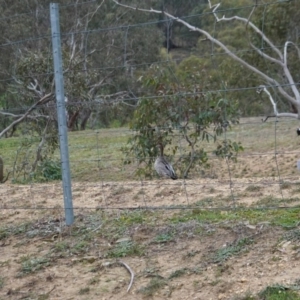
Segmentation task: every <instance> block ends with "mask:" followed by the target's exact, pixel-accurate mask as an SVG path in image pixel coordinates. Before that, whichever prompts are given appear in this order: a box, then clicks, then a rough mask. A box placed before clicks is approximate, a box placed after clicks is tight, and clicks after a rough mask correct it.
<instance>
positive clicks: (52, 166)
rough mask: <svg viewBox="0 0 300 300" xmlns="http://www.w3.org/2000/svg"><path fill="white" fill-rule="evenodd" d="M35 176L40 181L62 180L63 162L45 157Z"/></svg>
mask: <svg viewBox="0 0 300 300" xmlns="http://www.w3.org/2000/svg"><path fill="white" fill-rule="evenodd" d="M33 177H34V178H35V179H36V180H38V181H51V180H61V179H62V174H61V164H60V162H59V161H56V160H52V159H45V160H43V161H42V162H40V164H39V165H38V167H37V169H36V172H35V173H34V175H33Z"/></svg>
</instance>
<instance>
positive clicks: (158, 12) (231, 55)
mask: <svg viewBox="0 0 300 300" xmlns="http://www.w3.org/2000/svg"><path fill="white" fill-rule="evenodd" d="M112 1H113V2H115V3H116V4H118V5H120V6H122V7H125V8H129V9H133V10H138V11H144V12H150V13H156V14H165V15H166V16H168V17H169V18H170V19H172V20H175V21H176V22H178V23H181V24H183V25H184V26H186V27H187V28H189V29H190V30H191V31H198V32H200V33H202V34H203V35H205V36H206V38H207V39H208V40H210V41H211V42H213V43H214V44H216V45H218V46H220V47H221V48H222V49H223V50H224V51H225V53H226V54H228V55H229V56H230V57H231V58H233V59H234V60H235V61H237V62H239V63H240V64H241V65H243V66H245V67H246V68H248V69H249V70H251V71H253V72H254V73H256V74H258V75H259V76H261V77H262V78H263V79H265V80H266V81H267V82H268V83H269V84H270V85H272V86H275V87H277V88H278V90H279V92H280V94H281V95H282V96H283V97H284V98H286V99H287V100H288V101H290V102H291V103H292V104H294V105H296V106H298V105H299V104H300V98H299V100H298V99H297V100H296V99H295V98H293V97H292V96H291V95H289V94H288V93H287V92H286V91H285V90H284V89H283V87H282V86H281V84H280V83H279V82H278V81H277V80H275V79H274V78H272V77H270V76H268V75H267V74H265V73H264V72H262V71H260V70H259V69H257V68H256V67H254V66H252V65H250V64H249V63H247V62H246V61H245V60H243V59H242V58H240V57H238V56H237V55H236V54H234V53H233V52H232V51H230V50H229V49H228V48H227V47H226V46H225V45H224V44H223V43H222V42H220V41H219V40H217V39H215V38H214V37H212V36H211V35H210V34H209V33H208V32H207V31H205V30H203V29H200V28H198V27H195V26H192V25H191V24H189V23H187V22H186V21H184V20H182V19H180V18H178V17H175V16H173V15H171V14H169V13H167V12H165V11H160V10H155V9H152V8H151V9H141V8H138V7H132V6H128V5H125V4H121V3H119V2H118V1H117V0H112ZM229 19H235V18H234V17H233V18H229ZM236 19H242V20H243V21H245V22H247V19H245V18H240V17H236ZM220 20H221V19H220ZM249 24H250V26H252V25H251V24H252V23H251V22H250V23H249ZM253 26H254V25H253ZM254 27H255V26H254ZM257 30H258V29H257ZM258 33H260V34H263V33H262V32H261V31H260V30H258ZM263 35H264V34H263ZM264 38H266V37H265V36H264ZM267 41H268V43H270V45H273V44H272V43H271V42H270V41H269V40H268V39H267ZM275 49H276V52H277V53H280V51H279V50H278V49H277V48H276V47H275V46H274V49H273V50H275ZM280 57H281V58H282V54H281V53H280ZM298 101H299V103H298ZM299 118H300V116H299Z"/></svg>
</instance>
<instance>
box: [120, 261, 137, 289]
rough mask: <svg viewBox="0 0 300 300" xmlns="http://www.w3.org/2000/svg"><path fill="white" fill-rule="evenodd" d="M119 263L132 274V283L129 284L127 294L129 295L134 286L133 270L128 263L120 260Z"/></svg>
mask: <svg viewBox="0 0 300 300" xmlns="http://www.w3.org/2000/svg"><path fill="white" fill-rule="evenodd" d="M118 263H119V264H121V265H122V266H123V267H125V269H126V270H127V271H128V272H129V273H130V277H131V278H130V282H129V285H128V288H127V293H128V292H129V290H130V289H131V286H132V284H133V279H134V273H133V271H132V270H131V268H130V267H129V266H128V265H127V264H126V263H124V262H123V261H121V260H119V261H118Z"/></svg>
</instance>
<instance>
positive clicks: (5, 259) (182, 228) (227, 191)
mask: <svg viewBox="0 0 300 300" xmlns="http://www.w3.org/2000/svg"><path fill="white" fill-rule="evenodd" d="M287 182H288V183H287ZM297 182H298V180H297V178H293V179H288V180H287V179H286V180H285V185H284V186H283V185H281V186H280V184H279V182H278V180H275V179H274V178H253V179H249V178H248V179H235V180H234V182H233V184H231V185H230V184H229V183H230V182H229V181H228V180H227V179H224V180H215V179H199V180H188V181H181V180H178V181H174V182H173V181H171V182H170V181H155V180H153V181H148V182H147V181H146V182H136V181H132V182H122V183H116V182H101V183H74V184H73V200H74V208H75V215H76V220H75V223H74V225H73V226H70V227H66V226H65V225H64V222H63V217H64V216H63V215H64V211H63V196H62V188H61V183H50V184H34V185H12V184H4V185H2V186H1V192H0V205H1V208H2V209H1V211H0V222H1V223H0V224H1V225H0V299H39V300H41V299H53V300H54V299H70V300H71V299H91V300H93V299H103V300H104V299H143V298H145V297H147V295H148V296H149V297H150V298H152V299H166V298H168V299H212V300H215V299H243V298H242V297H245V295H247V293H251V294H256V293H258V292H259V291H261V290H263V289H264V288H265V287H267V286H270V285H274V284H282V285H285V286H286V285H298V284H300V275H299V270H300V260H299V258H300V251H299V249H300V242H299V241H300V239H298V238H296V239H288V238H286V231H285V230H284V229H282V228H281V227H275V226H271V225H270V224H268V222H260V223H258V224H255V225H253V224H250V223H249V222H247V221H245V222H235V223H227V222H220V223H217V224H215V223H214V224H205V223H204V224H199V223H196V222H195V221H189V222H185V223H182V224H181V225H178V226H177V225H176V226H175V225H174V226H173V227H171V229H172V230H173V231H174V232H175V234H173V235H172V238H171V239H170V240H168V239H167V240H166V241H165V242H164V241H163V242H154V241H155V237H156V236H157V235H159V236H166V234H167V233H168V232H169V231H170V227H168V226H167V225H166V224H164V223H163V222H162V221H160V220H157V221H156V222H157V224H156V226H155V227H153V226H152V227H149V226H148V224H145V223H141V224H135V225H134V226H132V227H130V232H127V233H126V234H125V235H124V236H121V241H120V239H118V240H116V239H114V238H105V237H104V236H105V235H103V234H101V230H102V229H101V219H100V223H99V226H98V225H97V224H96V225H95V227H93V228H86V229H85V230H86V231H85V233H87V232H92V233H93V236H92V239H91V240H89V241H88V242H87V243H86V248H85V249H84V251H81V250H80V251H79V250H78V251H77V252H76V251H73V252H72V251H70V250H69V252H68V251H65V252H64V251H60V252H59V251H58V250H57V249H60V248H59V247H64V246H63V245H65V244H64V242H65V241H67V240H69V239H70V238H72V239H73V241H74V240H76V238H78V239H80V238H81V237H80V235H77V234H78V230H79V225H78V224H77V222H80V221H83V222H84V221H85V220H86V219H87V218H88V217H89V215H90V214H91V213H92V212H94V211H96V210H102V209H103V210H105V211H107V213H108V214H111V217H112V218H118V215H119V214H120V211H119V210H118V209H117V208H120V207H121V208H126V207H127V208H137V207H147V208H148V209H149V210H150V211H154V210H155V208H157V207H161V208H162V207H163V206H166V207H169V208H170V207H174V208H176V206H177V207H178V206H179V205H183V206H185V205H192V204H193V205H194V204H195V205H198V206H199V207H201V208H213V207H230V208H232V207H234V206H240V205H243V206H248V207H250V206H253V205H255V206H259V205H260V203H261V204H262V205H263V204H264V205H270V203H269V202H268V201H271V200H272V201H273V202H272V203H271V204H272V205H273V206H284V205H288V206H294V205H297V204H298V202H299V193H300V191H299V187H298V185H297ZM249 187H250V188H249ZM281 193H282V195H281ZM282 196H283V197H282ZM291 197H292V198H291ZM270 199H271V200H270ZM280 199H292V200H290V201H288V203H285V202H284V201H281V200H280ZM259 201H260V202H259ZM173 213H174V212H173V211H171V210H166V215H167V214H170V215H172V214H173ZM24 224H29V225H27V226H26V225H24ZM9 228H13V229H9ZM153 228H155V230H153ZM12 230H13V234H12V233H11V232H12ZM198 231H199V232H200V234H197V232H198ZM174 232H173V233H174ZM75 233H76V234H75ZM98 233H99V235H98ZM167 237H168V236H167ZM243 238H247V241H251V243H249V244H248V245H247V246H246V247H245V251H241V252H239V253H237V254H236V255H234V252H233V255H230V256H228V259H226V260H225V259H224V260H222V255H226V249H233V248H230V247H229V246H230V245H237V241H241V240H243ZM122 239H123V240H125V241H126V240H131V241H134V242H138V243H141V244H143V245H144V246H145V248H144V249H145V250H144V253H143V255H128V256H125V257H122V258H119V260H118V259H116V258H109V257H107V256H105V253H106V251H107V249H110V248H111V247H113V246H114V245H116V244H118V243H119V242H122ZM228 247H229V248H228ZM222 249H223V250H224V251H223V252H222ZM60 250H61V249H60ZM217 250H219V252H216V251H217ZM220 250H221V252H220ZM66 253H68V254H66ZM212 253H219V255H220V259H219V260H218V259H216V257H215V256H212ZM222 253H223V254H222ZM38 257H39V258H42V257H47V261H44V262H43V261H39V263H36V264H35V263H34V262H35V261H34V259H36V260H37V258H38ZM25 262H27V264H28V265H27V269H26V264H25ZM122 262H123V263H125V264H127V265H128V266H129V267H130V268H131V270H132V271H133V272H134V274H135V276H134V280H133V285H132V287H131V289H130V291H129V292H127V288H128V285H129V281H130V274H129V272H128V271H127V269H126V268H125V267H124V265H123V264H122ZM147 287H148V288H147ZM149 287H152V290H153V292H152V290H151V289H150V288H149ZM149 290H150V291H149ZM143 291H144V292H143ZM147 291H148V292H147Z"/></svg>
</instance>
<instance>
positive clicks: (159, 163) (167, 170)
mask: <svg viewBox="0 0 300 300" xmlns="http://www.w3.org/2000/svg"><path fill="white" fill-rule="evenodd" d="M158 146H159V150H160V155H159V156H158V157H157V158H156V160H155V162H154V169H155V170H156V172H157V174H158V175H159V176H162V177H167V178H170V179H173V180H176V179H177V176H176V173H175V171H174V169H173V166H172V165H171V164H170V163H169V162H168V160H167V159H166V158H165V157H164V154H163V152H164V147H163V145H162V143H159V144H158Z"/></svg>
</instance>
